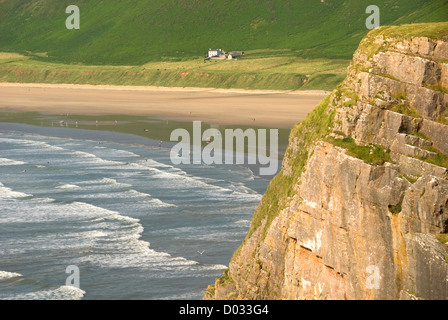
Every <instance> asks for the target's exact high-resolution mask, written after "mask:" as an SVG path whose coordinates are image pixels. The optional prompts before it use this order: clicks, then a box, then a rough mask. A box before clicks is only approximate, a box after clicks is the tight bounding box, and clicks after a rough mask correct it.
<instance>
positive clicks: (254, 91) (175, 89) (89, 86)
mask: <svg viewBox="0 0 448 320" xmlns="http://www.w3.org/2000/svg"><path fill="white" fill-rule="evenodd" d="M0 87H13V88H18V87H22V88H23V87H25V88H59V89H88V90H92V89H99V90H118V91H161V92H216V93H242V94H291V95H329V94H330V93H331V91H326V90H269V89H266V90H260V89H252V90H250V89H226V88H203V87H161V86H118V85H108V84H98V85H95V84H70V83H34V82H29V83H28V82H0Z"/></svg>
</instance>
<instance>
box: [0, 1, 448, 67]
mask: <svg viewBox="0 0 448 320" xmlns="http://www.w3.org/2000/svg"><path fill="white" fill-rule="evenodd" d="M447 3H448V2H447V1H446V0H432V1H428V0H377V1H376V3H375V4H376V5H378V6H379V7H380V8H381V23H382V24H383V25H385V24H402V23H409V22H423V21H426V22H434V21H444V20H447V10H446V7H447ZM71 4H75V5H78V6H79V8H80V11H81V29H80V30H70V31H69V30H67V29H66V28H65V19H66V18H67V16H68V15H67V14H66V13H65V8H66V7H67V6H68V5H71ZM370 4H371V3H370V1H367V0H345V1H340V0H326V1H325V2H324V3H322V2H321V1H319V0H258V1H235V0H220V1H216V0H214V1H213V0H195V1H174V0H152V1H142V0H127V1H122V0H107V1H90V0H77V1H72V0H7V1H0V50H2V51H10V52H25V51H31V52H48V54H49V57H50V58H51V59H54V60H55V61H59V62H64V63H72V62H83V63H86V64H117V65H141V64H144V63H146V62H148V61H160V60H161V59H165V60H171V59H175V60H179V59H184V58H191V57H197V56H203V55H205V54H206V50H207V49H208V48H209V47H219V48H223V49H225V50H245V51H248V50H255V49H266V48H270V49H290V50H291V49H292V50H293V51H294V53H295V54H296V55H299V56H302V57H309V58H331V59H334V58H340V59H350V58H351V55H352V54H353V52H354V50H355V49H356V47H357V45H358V43H359V41H360V39H361V38H362V37H363V36H364V35H365V34H366V33H367V29H366V28H365V19H366V17H367V16H368V15H367V14H366V13H365V9H366V7H367V6H368V5H370Z"/></svg>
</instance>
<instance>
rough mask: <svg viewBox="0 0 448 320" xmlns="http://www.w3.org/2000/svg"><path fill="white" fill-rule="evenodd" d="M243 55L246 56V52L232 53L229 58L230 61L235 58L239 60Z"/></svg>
mask: <svg viewBox="0 0 448 320" xmlns="http://www.w3.org/2000/svg"><path fill="white" fill-rule="evenodd" d="M243 54H244V51H232V52H231V53H230V54H229V56H228V58H229V60H230V59H235V58H238V57H239V56H242V55H243Z"/></svg>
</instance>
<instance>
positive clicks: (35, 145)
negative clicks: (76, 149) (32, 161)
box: [0, 137, 65, 152]
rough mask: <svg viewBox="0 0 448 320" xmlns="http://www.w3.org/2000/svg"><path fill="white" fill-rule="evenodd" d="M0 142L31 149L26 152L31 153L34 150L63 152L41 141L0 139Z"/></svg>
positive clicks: (59, 148)
mask: <svg viewBox="0 0 448 320" xmlns="http://www.w3.org/2000/svg"><path fill="white" fill-rule="evenodd" d="M33 138H34V137H33ZM0 142H3V143H8V144H15V145H20V146H24V147H28V148H32V150H30V149H28V150H29V151H33V152H35V151H36V150H43V149H47V150H55V151H62V150H65V149H63V148H61V147H56V146H52V145H50V144H48V143H46V142H43V141H36V140H28V139H15V138H0ZM43 151H45V150H43Z"/></svg>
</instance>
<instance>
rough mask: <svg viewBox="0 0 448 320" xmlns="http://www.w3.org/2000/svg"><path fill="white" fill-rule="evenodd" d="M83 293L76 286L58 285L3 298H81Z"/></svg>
mask: <svg viewBox="0 0 448 320" xmlns="http://www.w3.org/2000/svg"><path fill="white" fill-rule="evenodd" d="M85 293H86V292H85V291H84V290H82V289H79V288H76V287H72V286H60V287H58V288H56V289H51V290H40V291H36V292H29V293H24V294H17V295H12V296H9V297H6V298H4V300H81V299H82V298H83V297H84V295H85Z"/></svg>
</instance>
